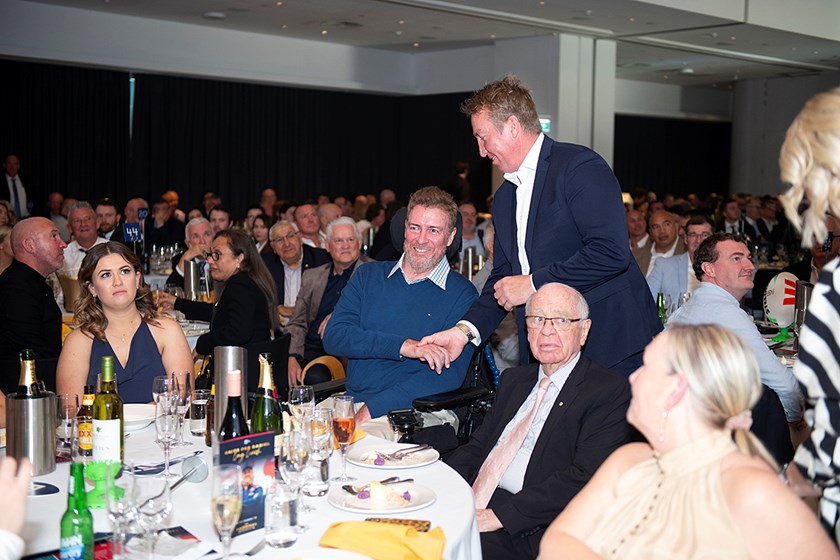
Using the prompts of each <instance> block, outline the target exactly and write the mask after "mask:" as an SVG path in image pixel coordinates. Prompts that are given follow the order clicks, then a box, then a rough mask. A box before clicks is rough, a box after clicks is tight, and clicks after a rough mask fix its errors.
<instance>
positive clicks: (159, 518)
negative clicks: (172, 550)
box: [132, 476, 172, 560]
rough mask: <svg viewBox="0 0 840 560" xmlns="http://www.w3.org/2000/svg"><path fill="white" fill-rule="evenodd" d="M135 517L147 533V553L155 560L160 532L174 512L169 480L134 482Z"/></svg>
mask: <svg viewBox="0 0 840 560" xmlns="http://www.w3.org/2000/svg"><path fill="white" fill-rule="evenodd" d="M134 484H135V486H134V488H135V496H134V506H133V508H132V509H133V511H134V516H135V518H136V520H137V524H138V525H139V526H140V528H141V529H143V532H144V533H145V541H146V552H147V554H148V558H149V560H154V552H155V544H156V542H157V537H158V531H159V530H160V526H161V525H162V524H163V522H164V520H166V518H167V517H169V514H170V513H171V512H172V497H171V490H170V488H169V480H168V479H166V478H161V477H156V476H141V477H137V478H136V479H135V481H134Z"/></svg>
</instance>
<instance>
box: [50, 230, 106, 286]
mask: <svg viewBox="0 0 840 560" xmlns="http://www.w3.org/2000/svg"><path fill="white" fill-rule="evenodd" d="M107 242H108V240H107V239H105V238H104V237H97V238H96V241H95V242H94V244H93V245H91V246H90V247H88V248H87V249H82V248H81V247H80V246H79V242H78V241H76V240H73V241H71V242H70V244H68V245H67V247H65V248H64V264H63V265H62V266H61V268H60V269H59V271H58V273H59V274H61V275H63V276H70V277H73V278H75V277H76V276H78V275H79V268H81V266H82V261H83V260H84V258H85V255H86V254H87V252H88V251H89V250H90V249H91V248H93V247H95V246H96V245H99V244H100V243H107Z"/></svg>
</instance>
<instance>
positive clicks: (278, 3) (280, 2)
mask: <svg viewBox="0 0 840 560" xmlns="http://www.w3.org/2000/svg"><path fill="white" fill-rule="evenodd" d="M275 3H276V4H277V5H278V6H282V5H283V1H282V0H277V2H275Z"/></svg>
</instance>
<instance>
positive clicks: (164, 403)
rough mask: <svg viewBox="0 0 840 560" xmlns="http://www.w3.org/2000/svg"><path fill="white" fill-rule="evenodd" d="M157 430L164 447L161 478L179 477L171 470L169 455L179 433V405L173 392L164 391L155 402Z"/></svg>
mask: <svg viewBox="0 0 840 560" xmlns="http://www.w3.org/2000/svg"><path fill="white" fill-rule="evenodd" d="M155 431H156V432H157V442H158V444H160V445H161V447H163V465H164V468H163V472H162V473H160V475H158V476H160V477H161V478H166V479H170V478H178V475H177V474H175V473H173V472H172V471H170V470H169V455H170V451H171V448H172V442H174V441H175V438H176V437H177V435H178V406H177V400H176V399H175V397H174V395H173V394H171V393H170V394H167V393H164V394H162V395H160V397H158V402H157V403H156V404H155Z"/></svg>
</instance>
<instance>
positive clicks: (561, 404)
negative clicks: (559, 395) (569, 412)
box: [557, 401, 565, 406]
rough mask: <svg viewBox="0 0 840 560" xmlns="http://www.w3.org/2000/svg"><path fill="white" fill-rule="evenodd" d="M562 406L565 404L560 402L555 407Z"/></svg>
mask: <svg viewBox="0 0 840 560" xmlns="http://www.w3.org/2000/svg"><path fill="white" fill-rule="evenodd" d="M564 404H565V403H564V402H563V401H560V402H559V403H557V406H563V405H564Z"/></svg>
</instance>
